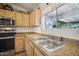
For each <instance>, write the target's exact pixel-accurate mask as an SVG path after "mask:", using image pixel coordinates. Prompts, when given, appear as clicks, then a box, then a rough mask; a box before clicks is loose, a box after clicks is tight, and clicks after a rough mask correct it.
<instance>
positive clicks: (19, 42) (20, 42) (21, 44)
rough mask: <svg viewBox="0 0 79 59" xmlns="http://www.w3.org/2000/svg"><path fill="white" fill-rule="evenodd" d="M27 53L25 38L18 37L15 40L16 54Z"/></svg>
mask: <svg viewBox="0 0 79 59" xmlns="http://www.w3.org/2000/svg"><path fill="white" fill-rule="evenodd" d="M23 51H25V38H24V37H16V38H15V53H19V52H23Z"/></svg>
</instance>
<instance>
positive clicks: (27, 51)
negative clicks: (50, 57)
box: [26, 39, 33, 56]
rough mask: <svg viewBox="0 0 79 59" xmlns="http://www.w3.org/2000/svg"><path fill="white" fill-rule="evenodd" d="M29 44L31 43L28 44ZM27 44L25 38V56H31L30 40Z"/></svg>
mask: <svg viewBox="0 0 79 59" xmlns="http://www.w3.org/2000/svg"><path fill="white" fill-rule="evenodd" d="M30 44H31V45H30ZM30 44H29V40H28V39H27V40H26V53H27V56H33V47H32V43H31V42H30Z"/></svg>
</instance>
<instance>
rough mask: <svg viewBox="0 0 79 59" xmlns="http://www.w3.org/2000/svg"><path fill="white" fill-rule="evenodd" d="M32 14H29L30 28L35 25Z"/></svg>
mask: <svg viewBox="0 0 79 59" xmlns="http://www.w3.org/2000/svg"><path fill="white" fill-rule="evenodd" d="M34 16H35V15H34V12H32V13H31V14H30V27H33V26H34V24H35V22H34V21H35V20H34V19H35V18H34Z"/></svg>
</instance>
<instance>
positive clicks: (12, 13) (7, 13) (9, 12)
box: [5, 10, 15, 19]
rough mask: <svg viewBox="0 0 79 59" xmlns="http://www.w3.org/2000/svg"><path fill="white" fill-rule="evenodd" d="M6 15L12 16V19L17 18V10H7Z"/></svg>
mask: <svg viewBox="0 0 79 59" xmlns="http://www.w3.org/2000/svg"><path fill="white" fill-rule="evenodd" d="M5 16H6V17H10V18H12V19H15V12H14V11H9V10H6V11H5Z"/></svg>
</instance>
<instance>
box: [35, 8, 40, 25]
mask: <svg viewBox="0 0 79 59" xmlns="http://www.w3.org/2000/svg"><path fill="white" fill-rule="evenodd" d="M40 22H41V12H40V9H35V26H40Z"/></svg>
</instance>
